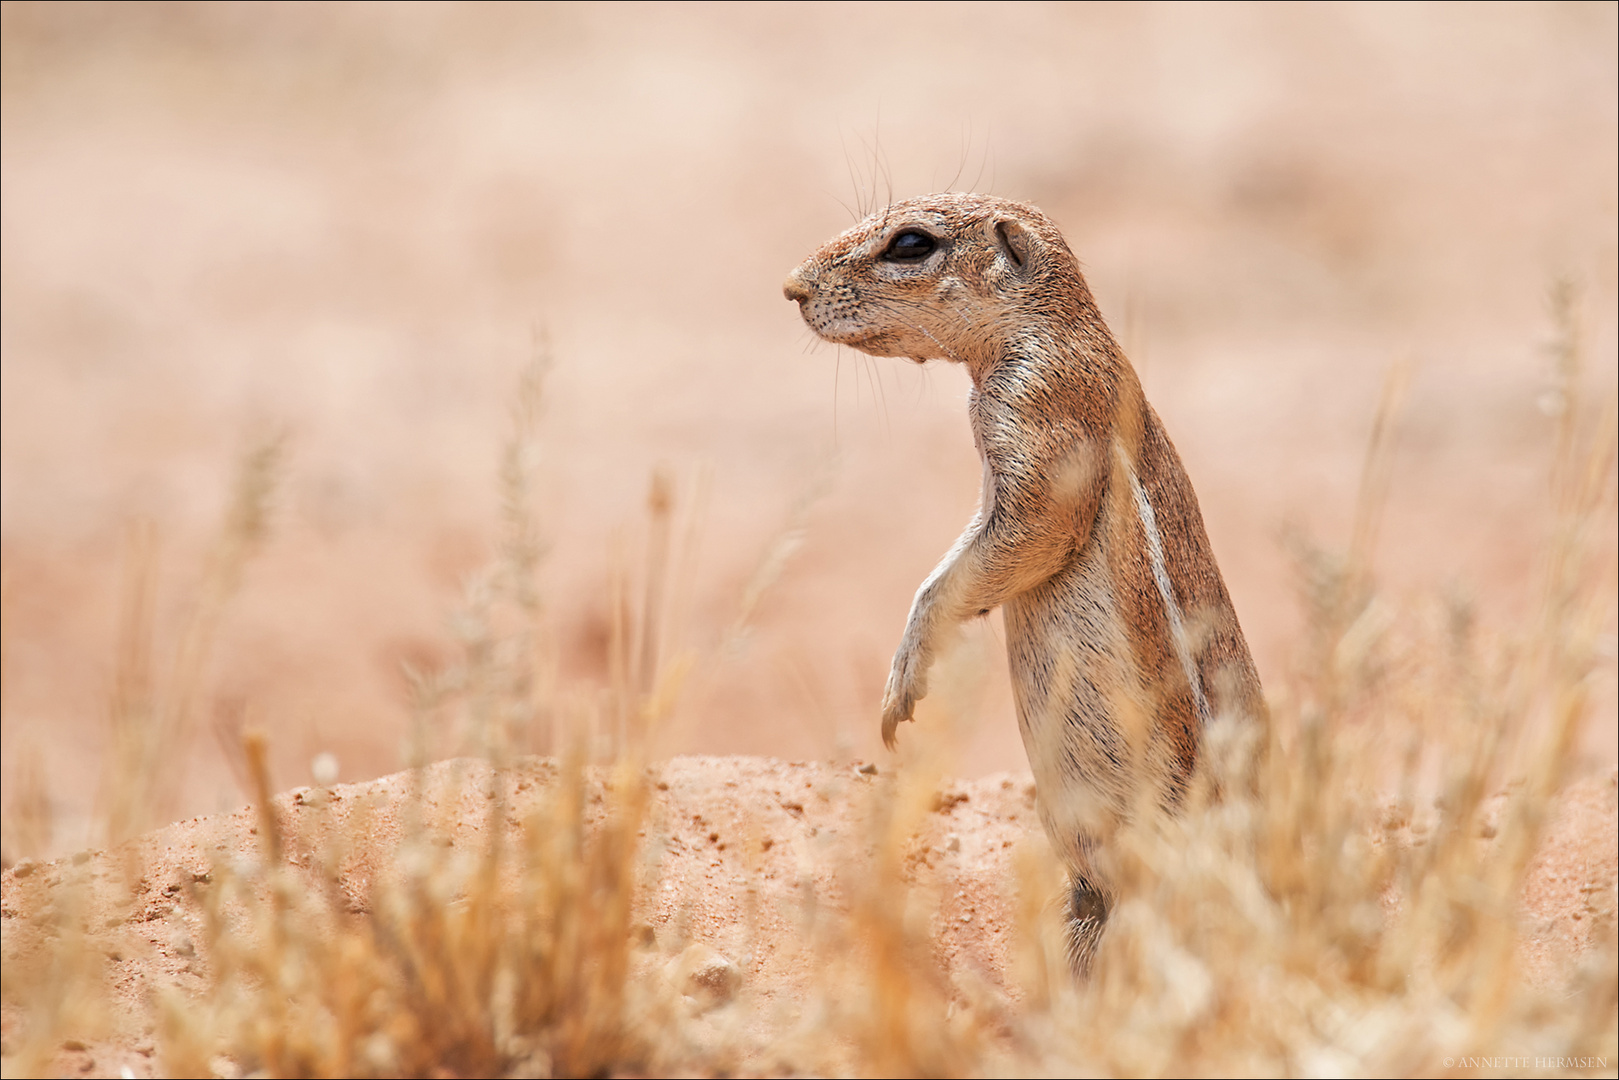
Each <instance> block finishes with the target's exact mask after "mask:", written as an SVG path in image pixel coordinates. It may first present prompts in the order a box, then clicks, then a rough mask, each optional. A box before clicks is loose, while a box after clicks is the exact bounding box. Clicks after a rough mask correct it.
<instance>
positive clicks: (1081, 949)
mask: <svg viewBox="0 0 1619 1080" xmlns="http://www.w3.org/2000/svg"><path fill="white" fill-rule="evenodd" d="M1108 907H1109V904H1108V897H1107V894H1106V893H1105V892H1103V891H1102V890H1101V888H1099V887H1098V886H1097V884H1096V883H1095V882H1093V881H1091V880H1090V879H1089V878H1086V877H1082V876H1076V877H1075V878H1074V879H1073V881H1072V883H1071V885H1070V888H1069V892H1068V942H1067V945H1068V966H1069V968H1071V969H1072V970H1073V973H1074V976H1075V977H1076V978H1081V979H1082V978H1084V977H1085V976H1087V975H1088V974H1090V970H1091V963H1092V961H1094V960H1095V958H1096V946H1097V944H1098V943H1099V942H1100V941H1101V940H1102V930H1103V929H1104V928H1105V927H1106V925H1107V913H1108Z"/></svg>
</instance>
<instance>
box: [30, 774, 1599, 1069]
mask: <svg viewBox="0 0 1619 1080" xmlns="http://www.w3.org/2000/svg"><path fill="white" fill-rule="evenodd" d="M649 771H650V773H651V774H652V777H653V789H652V790H653V799H652V804H651V807H650V810H649V813H648V815H647V819H646V826H645V829H644V830H643V836H644V837H645V838H646V841H647V844H648V848H649V850H650V851H651V852H652V854H653V856H654V858H655V860H656V874H655V875H651V876H650V877H651V878H652V879H653V880H656V882H657V884H656V885H655V886H654V887H652V888H650V889H645V888H643V889H642V891H641V895H640V897H639V902H638V910H639V916H638V919H637V922H638V924H639V925H640V927H641V928H642V929H640V930H638V933H640V934H642V935H644V938H643V942H644V947H643V952H642V953H641V955H640V957H639V959H638V965H639V968H640V970H642V971H643V972H648V971H651V972H656V971H657V970H658V969H663V970H666V971H667V970H670V969H671V965H672V964H673V963H674V961H676V960H677V958H678V957H680V956H681V955H682V953H683V952H684V950H686V949H688V948H689V947H690V946H691V945H692V944H694V943H695V944H701V945H704V946H707V947H708V948H711V949H713V950H715V951H717V952H718V953H719V954H720V955H721V956H722V957H723V958H724V960H725V961H728V962H729V963H730V964H733V965H735V966H736V968H737V969H738V970H739V971H740V973H741V986H743V987H746V989H747V992H748V993H749V994H751V995H754V1000H755V1001H756V1002H762V1003H764V1006H763V1007H762V1008H760V1009H759V1010H758V1011H759V1014H760V1015H764V1016H769V1015H771V1009H770V1007H769V1003H770V1002H771V1001H772V1000H774V999H782V1000H784V1001H787V1002H789V1003H790V1002H791V1001H792V999H793V998H794V996H795V994H796V993H797V992H798V991H799V990H801V989H802V987H803V984H804V980H805V978H806V977H807V974H808V970H809V968H810V965H812V964H815V963H824V959H818V958H816V957H814V956H812V955H809V954H807V953H806V951H805V946H804V942H805V941H806V940H807V939H808V938H809V936H810V932H809V926H808V924H807V922H806V920H813V919H814V918H815V917H816V916H815V912H816V911H817V910H822V911H838V910H843V909H845V908H846V896H847V891H848V888H849V883H850V882H852V881H858V880H860V878H861V876H862V875H864V874H866V873H868V872H869V859H870V854H869V846H870V838H871V836H872V835H873V820H872V817H871V814H872V812H873V810H874V808H876V807H877V806H879V805H880V804H881V802H882V798H881V796H882V795H883V794H884V791H883V789H884V788H885V787H887V786H890V785H892V784H893V783H894V777H893V776H892V775H889V774H884V773H882V772H875V773H871V772H866V771H862V769H861V767H860V766H859V765H854V766H848V767H845V766H833V765H828V764H821V763H803V762H796V763H791V764H789V763H786V762H782V761H779V760H775V759H771V758H748V757H687V758H676V759H674V760H671V761H668V762H665V763H663V764H661V765H658V766H656V767H654V768H653V769H651V770H649ZM556 777H557V765H556V763H555V762H554V761H552V760H549V759H539V758H535V759H529V760H526V761H524V762H522V763H520V764H519V765H518V766H517V767H516V768H515V769H514V770H513V772H512V774H511V779H512V783H511V785H510V787H509V788H508V790H509V791H511V792H512V801H511V808H512V811H513V815H512V820H515V819H521V818H522V817H524V816H525V814H526V812H527V811H528V810H530V809H531V808H532V807H533V806H534V805H535V801H536V800H537V799H538V798H540V797H541V796H542V795H543V794H544V793H545V791H546V789H547V786H548V785H549V784H551V783H553V782H554V781H555V779H556ZM491 778H492V773H491V770H490V769H489V768H488V767H487V766H486V765H484V764H483V763H481V762H474V761H470V760H459V761H450V762H443V763H440V764H438V765H434V766H432V767H431V768H429V769H427V770H425V771H424V773H423V774H422V776H421V778H420V779H419V780H414V779H413V777H412V776H411V774H408V773H400V774H396V775H393V776H388V777H383V778H381V779H379V780H375V781H371V782H369V783H364V784H343V785H338V786H336V787H334V788H332V789H330V790H329V793H323V792H322V791H321V790H319V789H311V788H299V789H296V790H294V791H290V792H287V793H285V794H282V795H280V796H278V797H277V798H276V800H275V807H276V813H277V814H278V815H279V820H280V822H281V827H282V829H283V830H284V835H285V836H286V843H287V859H288V862H289V863H290V864H291V865H292V866H294V867H298V868H300V869H301V871H302V872H304V873H305V874H311V875H312V874H313V873H314V871H313V870H312V869H311V868H312V867H313V866H314V865H316V864H317V863H318V862H319V859H320V853H321V852H323V851H325V850H328V845H329V844H330V843H331V841H332V837H333V832H332V830H334V829H336V830H339V831H340V832H339V835H349V830H352V829H353V826H354V824H355V823H356V821H358V820H360V817H358V816H357V815H363V820H364V821H365V828H364V829H363V830H362V832H363V837H364V839H363V840H361V841H360V842H359V844H358V846H353V847H349V848H347V849H346V851H345V853H344V855H343V857H342V859H341V871H340V874H339V877H338V880H339V887H340V890H341V893H342V895H343V896H344V897H345V899H346V903H347V907H348V910H349V911H351V912H353V913H355V914H356V915H357V916H359V917H361V918H364V917H367V916H368V914H369V898H370V895H371V892H372V889H373V887H374V885H375V883H376V882H377V881H378V880H379V879H380V878H381V877H383V876H386V875H388V874H390V873H393V872H394V871H393V867H394V865H395V862H394V852H395V851H396V850H397V848H398V845H399V843H400V840H401V838H402V835H403V831H404V829H405V828H406V826H405V824H404V818H405V814H406V807H407V805H409V803H410V800H411V785H412V783H413V782H415V783H420V785H421V787H420V790H421V792H422V793H423V794H422V801H421V803H420V805H421V806H422V807H423V808H424V811H425V817H426V820H427V823H428V824H427V834H428V835H429V836H431V837H435V838H439V839H438V842H440V843H442V844H443V845H444V846H446V847H447V848H449V849H450V850H452V851H454V850H465V849H474V850H476V849H477V848H478V847H480V846H481V843H482V841H483V840H484V836H483V830H484V828H485V827H486V824H487V821H488V815H489V807H490V805H491V799H492V787H491V784H492V779H491ZM1616 779H1619V778H1616V777H1615V776H1614V775H1610V776H1609V777H1607V778H1606V779H1603V780H1592V781H1585V782H1582V783H1580V784H1577V785H1575V786H1574V787H1572V788H1570V789H1569V790H1568V791H1567V792H1565V794H1564V795H1563V797H1562V798H1561V799H1560V800H1559V804H1558V810H1557V812H1556V814H1555V815H1554V817H1553V820H1552V822H1551V824H1550V827H1549V829H1548V832H1547V834H1546V838H1545V843H1544V846H1543V851H1542V853H1541V854H1540V856H1539V857H1538V858H1536V859H1535V861H1534V862H1533V864H1532V865H1531V868H1530V871H1529V874H1528V877H1527V880H1526V881H1525V884H1524V887H1523V914H1524V921H1523V937H1522V947H1523V949H1524V953H1525V960H1526V962H1527V970H1528V971H1529V973H1530V976H1531V978H1533V979H1535V980H1536V981H1537V982H1542V983H1546V984H1551V983H1554V982H1555V980H1556V979H1557V978H1558V974H1559V972H1560V971H1562V970H1566V968H1567V965H1569V964H1571V963H1573V962H1575V961H1577V959H1578V957H1579V955H1580V954H1581V953H1582V951H1583V950H1584V949H1585V948H1586V947H1587V946H1588V945H1589V944H1590V942H1591V938H1592V935H1593V933H1598V932H1601V933H1607V934H1611V933H1612V932H1613V926H1612V923H1613V918H1614V910H1615V907H1614V899H1615V897H1614V889H1615V884H1616V879H1619V865H1616V859H1619V854H1616V851H1619V843H1616V835H1615V820H1616V802H1615V799H1616V790H1615V783H1616ZM594 782H595V783H599V778H598V780H596V781H594ZM1033 799H1034V785H1033V783H1032V781H1031V780H1030V779H1029V777H1028V776H1027V775H1023V774H1011V773H1006V774H996V775H990V776H985V777H980V778H978V779H974V780H968V781H952V782H947V783H944V784H942V785H940V787H939V792H938V797H937V798H936V799H935V800H934V801H933V807H934V808H933V811H932V812H931V813H929V814H928V815H927V817H926V819H925V821H924V823H923V826H922V828H921V830H920V831H919V832H918V834H917V836H916V839H915V841H914V842H913V843H912V844H911V845H910V846H909V847H908V848H907V856H906V871H907V876H908V877H909V880H910V882H911V883H912V884H914V885H917V886H920V887H922V889H923V892H922V895H925V896H930V897H932V898H934V900H935V901H936V903H937V908H936V910H934V912H933V913H932V916H931V935H932V939H933V941H934V943H935V950H936V955H937V956H938V958H939V959H940V961H941V963H942V965H943V967H944V969H945V970H946V971H947V972H949V973H950V974H951V975H952V976H957V977H959V976H961V975H962V974H963V973H967V977H969V978H972V979H982V980H988V981H989V982H991V983H992V984H996V985H1005V979H1006V965H1007V962H1008V947H1009V935H1010V934H1011V933H1012V931H1013V917H1012V914H1011V911H1010V907H1009V901H1010V900H1011V890H1012V885H1013V882H1014V881H1015V880H1016V875H1015V872H1014V870H1013V858H1014V854H1015V852H1016V851H1017V849H1018V847H1019V846H1020V845H1032V846H1033V850H1032V851H1031V854H1032V855H1034V856H1035V857H1037V858H1039V857H1044V858H1049V857H1050V852H1049V848H1047V847H1046V844H1045V840H1044V837H1043V835H1041V833H1040V829H1039V825H1038V821H1037V820H1036V818H1035V815H1034V812H1033ZM257 822H258V817H257V815H256V813H255V812H254V811H253V809H252V808H250V807H249V808H243V809H241V810H238V811H235V812H233V813H229V814H220V815H215V816H211V817H203V818H193V819H190V820H187V821H182V822H177V823H175V824H173V825H170V826H168V827H167V828H164V829H161V830H159V831H157V832H155V833H152V834H150V835H148V836H145V837H142V838H140V839H139V840H137V841H134V842H133V843H132V844H131V845H129V846H128V847H125V848H122V849H119V850H115V851H87V852H82V853H80V854H78V855H75V856H72V857H71V858H67V859H62V860H58V861H56V862H52V863H35V862H32V861H30V862H25V863H22V864H19V865H18V866H16V867H13V868H11V869H10V870H7V871H6V872H5V874H4V876H3V878H0V888H3V893H0V896H3V901H4V903H3V918H4V924H3V925H4V934H5V942H6V953H7V962H8V964H11V963H18V964H21V963H26V962H27V961H28V958H29V956H30V954H31V953H32V952H34V951H35V950H37V949H39V948H41V947H43V945H44V944H45V939H44V938H43V937H42V936H41V935H42V934H45V933H49V932H51V931H49V929H48V928H49V927H50V926H51V924H52V920H53V919H54V918H55V917H56V916H57V915H58V914H59V913H60V912H59V905H61V904H62V903H65V902H67V900H66V898H67V897H69V896H71V895H72V893H71V892H70V890H72V889H73V888H74V887H75V886H78V887H85V886H88V890H89V893H90V895H92V896H93V897H94V899H93V901H92V902H91V906H90V909H89V910H88V911H86V912H85V918H86V923H87V925H89V926H91V927H92V928H93V929H92V932H91V934H90V936H89V940H88V946H89V949H90V952H91V954H92V955H93V956H95V957H99V958H104V963H105V966H106V970H105V974H106V977H107V978H108V979H109V981H110V982H111V983H112V984H113V985H114V986H115V988H116V989H115V995H116V1000H117V1002H118V1004H119V1008H120V1013H119V1015H118V1016H117V1017H116V1018H115V1019H114V1023H115V1025H116V1027H117V1029H118V1034H116V1035H114V1036H112V1037H109V1038H106V1039H104V1040H103V1041H99V1042H87V1043H83V1044H79V1043H74V1044H72V1045H70V1046H68V1047H65V1048H64V1050H63V1053H62V1056H61V1057H60V1059H59V1067H60V1070H61V1075H94V1076H117V1075H119V1071H120V1069H123V1068H126V1067H127V1068H129V1069H130V1070H131V1071H133V1072H134V1074H135V1075H137V1076H147V1075H152V1074H153V1070H154V1068H155V1065H156V1061H155V1042H154V1037H153V1031H154V1016H153V1014H152V1010H153V1001H154V998H153V996H152V991H153V990H154V989H159V988H175V989H178V990H180V991H181V992H183V993H191V992H195V991H198V990H200V989H201V988H202V987H203V986H204V985H205V974H206V971H207V963H208V961H207V957H206V956H205V955H204V953H205V951H206V950H205V949H203V948H200V945H201V942H202V941H203V933H202V915H201V912H200V910H199V906H198V905H199V903H200V902H202V900H203V895H202V894H203V892H204V891H205V890H207V889H208V888H210V887H211V884H212V881H213V879H214V875H216V874H217V873H218V872H219V868H220V867H222V866H228V865H231V864H233V863H238V862H240V861H241V860H252V859H254V858H256V857H257V852H258V851H259V850H260V846H261V845H260V838H259V836H258V825H257ZM508 827H510V828H516V827H517V826H516V825H515V824H509V825H508ZM1480 842H1481V843H1489V842H1490V841H1488V840H1483V841H1480ZM131 868H134V869H131ZM308 887H310V888H314V887H316V886H315V883H314V879H313V877H311V878H310V880H309V884H308ZM1593 911H1595V912H1598V913H1599V914H1598V915H1597V916H1596V921H1599V922H1602V923H1603V924H1604V928H1602V929H1599V928H1598V927H1596V926H1594V925H1593V916H1592V912H1593ZM648 928H649V929H648ZM711 962H716V963H717V962H720V961H712V960H711ZM643 977H644V976H643ZM676 977H678V976H676ZM729 992H730V993H736V992H739V988H734V987H733V988H732V989H731V990H730V991H729ZM14 1022H15V1016H14V1014H10V1013H8V1015H7V1038H8V1039H11V1038H14V1037H15V1028H14ZM8 1052H9V1051H8Z"/></svg>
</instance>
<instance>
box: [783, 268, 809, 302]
mask: <svg viewBox="0 0 1619 1080" xmlns="http://www.w3.org/2000/svg"><path fill="white" fill-rule="evenodd" d="M781 292H782V295H783V296H785V297H787V299H789V300H796V301H798V302H799V303H803V302H804V301H805V300H808V299H809V298H810V295H811V293H810V287H809V283H808V282H807V281H805V280H804V276H803V267H800V268H799V269H797V270H794V271H793V272H792V273H791V274H789V275H787V283H786V284H785V285H783V286H782V287H781Z"/></svg>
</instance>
